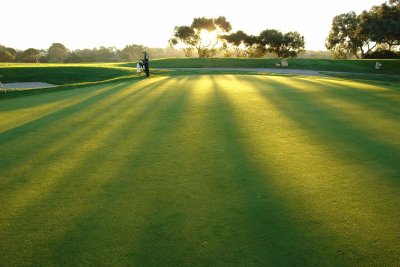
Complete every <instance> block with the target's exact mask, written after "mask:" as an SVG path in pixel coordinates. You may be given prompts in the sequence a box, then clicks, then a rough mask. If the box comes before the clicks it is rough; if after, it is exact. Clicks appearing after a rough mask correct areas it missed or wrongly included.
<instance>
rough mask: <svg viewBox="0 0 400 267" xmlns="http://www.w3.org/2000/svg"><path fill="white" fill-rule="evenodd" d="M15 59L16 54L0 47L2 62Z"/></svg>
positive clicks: (0, 59)
mask: <svg viewBox="0 0 400 267" xmlns="http://www.w3.org/2000/svg"><path fill="white" fill-rule="evenodd" d="M14 60H15V56H14V55H12V54H11V53H10V52H9V51H7V50H2V49H0V62H13V61H14Z"/></svg>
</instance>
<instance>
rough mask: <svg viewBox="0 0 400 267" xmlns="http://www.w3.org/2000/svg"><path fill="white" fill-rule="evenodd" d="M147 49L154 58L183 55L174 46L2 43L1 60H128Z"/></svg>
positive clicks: (60, 61) (33, 61)
mask: <svg viewBox="0 0 400 267" xmlns="http://www.w3.org/2000/svg"><path fill="white" fill-rule="evenodd" d="M143 51H147V52H148V53H149V54H150V55H151V56H152V57H153V58H163V57H182V56H183V52H182V51H180V50H177V49H173V48H149V47H146V46H143V45H137V44H133V45H127V46H125V47H124V48H123V49H121V50H119V49H117V48H115V47H104V46H101V47H99V48H93V49H77V50H69V49H67V48H66V47H65V45H63V44H61V43H53V44H52V45H51V46H50V47H49V48H48V49H46V50H44V49H35V48H28V49H26V50H23V51H22V50H17V49H14V48H11V47H5V46H3V45H0V62H25V63H39V62H40V63H80V62H127V61H137V60H138V59H140V58H142V57H143Z"/></svg>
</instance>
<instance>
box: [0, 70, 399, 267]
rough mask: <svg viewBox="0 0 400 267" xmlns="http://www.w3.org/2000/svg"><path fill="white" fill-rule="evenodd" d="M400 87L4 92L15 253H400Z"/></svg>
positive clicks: (283, 80) (194, 261) (9, 238)
mask: <svg viewBox="0 0 400 267" xmlns="http://www.w3.org/2000/svg"><path fill="white" fill-rule="evenodd" d="M398 94H399V93H398V91H396V90H393V89H392V87H390V86H385V85H382V84H368V83H365V82H357V81H348V80H341V79H330V78H321V77H318V78H316V77H314V78H313V77H300V76H298V77H288V76H268V75H244V74H241V75H188V76H185V75H178V76H171V77H169V76H154V77H152V78H150V79H146V80H136V81H126V80H125V81H121V82H115V83H112V84H99V85H94V86H90V87H82V88H80V90H66V91H58V92H54V93H51V94H42V95H27V96H24V97H19V98H6V99H1V100H0V116H1V118H3V119H2V120H0V158H1V161H0V177H1V179H0V210H1V211H2V212H1V213H0V236H1V241H0V265H5V266H9V265H62V264H66V263H67V264H70V265H106V264H107V265H113V266H121V265H124V266H127V265H128V266H129V265H139V266H142V265H144V266H167V265H169V266H179V265H218V266H219V265H229V266H232V265H246V266H247V265H259V266H265V265H271V266H287V265H301V266H332V265H339V266H343V265H350V266H354V265H361V266H364V265H378V266H393V265H394V266H395V265H399V264H400V262H399V261H400V258H399V254H398V253H397V252H398V249H399V244H400V239H399V238H400V237H399V235H398V229H399V228H400V224H399V220H398V218H399V217H400V208H399V207H400V197H399V188H400V179H399V177H400V167H399V164H398V162H400V143H399V142H398V140H400V131H399V130H400V116H399V115H400V109H399V106H400V105H399V104H400V103H399V102H400V99H399V95H398Z"/></svg>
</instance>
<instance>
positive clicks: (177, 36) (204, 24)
mask: <svg viewBox="0 0 400 267" xmlns="http://www.w3.org/2000/svg"><path fill="white" fill-rule="evenodd" d="M231 30H232V26H231V23H230V22H229V21H228V20H227V19H226V18H225V17H223V16H220V17H218V18H206V17H198V18H194V19H193V22H192V24H191V25H183V26H176V27H175V29H174V32H173V36H172V38H171V39H170V40H169V43H170V46H171V47H176V46H181V47H182V46H183V48H182V49H183V51H184V53H185V56H186V57H192V56H194V55H197V56H198V57H213V56H215V55H217V54H219V53H225V56H229V55H227V54H226V53H230V51H234V53H235V56H236V57H253V58H257V57H263V56H265V55H266V54H267V53H272V54H274V55H276V56H277V57H280V58H287V57H296V56H298V55H299V54H300V53H302V52H304V51H305V50H304V46H305V41H304V36H302V35H300V34H299V33H298V32H296V31H293V32H287V33H282V32H280V31H278V30H275V29H266V30H264V31H262V32H261V33H260V34H259V35H248V34H246V33H245V32H243V31H240V30H239V31H237V32H231Z"/></svg>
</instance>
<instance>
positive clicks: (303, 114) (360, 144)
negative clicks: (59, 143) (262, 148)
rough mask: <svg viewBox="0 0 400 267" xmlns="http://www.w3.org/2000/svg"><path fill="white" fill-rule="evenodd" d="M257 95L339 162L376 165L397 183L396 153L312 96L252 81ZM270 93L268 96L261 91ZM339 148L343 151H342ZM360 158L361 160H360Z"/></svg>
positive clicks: (399, 155)
mask: <svg viewBox="0 0 400 267" xmlns="http://www.w3.org/2000/svg"><path fill="white" fill-rule="evenodd" d="M253 82H255V85H254V87H255V88H257V89H258V91H259V93H260V94H261V95H262V96H264V97H265V98H266V99H268V100H269V101H270V102H271V103H272V104H274V105H275V106H276V108H277V109H278V110H280V111H281V112H282V113H283V114H284V115H285V116H287V117H288V118H290V119H291V120H292V121H294V122H296V123H297V124H299V125H300V126H301V127H302V128H303V129H305V130H308V131H309V132H310V134H311V135H313V136H315V138H316V140H320V142H319V143H320V144H325V145H328V146H329V147H330V151H331V152H332V153H334V154H337V155H338V157H339V158H343V156H344V154H343V153H344V152H346V156H347V157H348V159H358V160H362V161H364V162H365V163H367V162H368V164H379V165H380V166H381V168H382V169H383V170H388V169H390V170H393V175H392V176H390V177H389V176H388V177H387V178H388V180H391V181H392V182H396V183H398V182H399V181H400V180H399V172H400V169H399V164H398V163H399V162H400V152H399V151H398V150H397V149H396V148H395V147H393V146H390V145H388V144H385V143H382V142H380V141H379V140H377V139H375V138H373V136H371V135H370V134H369V133H368V132H366V131H365V130H363V129H359V128H357V127H356V126H354V125H351V124H349V123H347V122H346V121H344V120H343V119H341V118H340V117H338V116H337V115H336V114H334V113H332V111H331V110H330V109H329V107H327V106H326V105H324V104H321V103H319V102H318V101H316V100H314V99H313V97H312V94H309V93H304V92H302V91H301V90H296V89H294V88H292V87H290V86H289V85H287V84H283V83H279V82H278V81H276V80H270V81H269V82H268V83H267V84H266V83H265V81H260V80H258V81H254V80H253ZM266 86H267V87H268V88H270V89H272V90H273V92H272V93H271V92H270V91H268V90H263V88H265V87H266ZM340 148H346V149H345V150H344V151H343V150H341V149H340ZM360 156H361V157H362V159H360Z"/></svg>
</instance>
